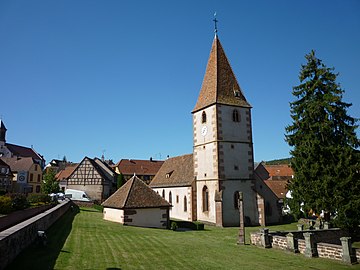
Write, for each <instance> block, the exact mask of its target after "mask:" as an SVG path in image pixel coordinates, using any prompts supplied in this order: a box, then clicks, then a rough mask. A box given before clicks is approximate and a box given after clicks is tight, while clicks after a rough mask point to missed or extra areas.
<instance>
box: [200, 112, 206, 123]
mask: <svg viewBox="0 0 360 270" xmlns="http://www.w3.org/2000/svg"><path fill="white" fill-rule="evenodd" d="M201 123H202V124H204V123H206V112H203V113H202V115H201Z"/></svg>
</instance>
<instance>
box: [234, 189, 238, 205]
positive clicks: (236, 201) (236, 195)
mask: <svg viewBox="0 0 360 270" xmlns="http://www.w3.org/2000/svg"><path fill="white" fill-rule="evenodd" d="M234 208H235V209H239V191H235V192H234Z"/></svg>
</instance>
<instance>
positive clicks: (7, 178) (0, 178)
mask: <svg viewBox="0 0 360 270" xmlns="http://www.w3.org/2000/svg"><path fill="white" fill-rule="evenodd" d="M13 177H14V175H13V174H12V172H11V168H10V166H9V165H8V164H6V163H5V162H4V161H2V160H1V159H0V192H3V193H7V192H10V191H12V179H13Z"/></svg>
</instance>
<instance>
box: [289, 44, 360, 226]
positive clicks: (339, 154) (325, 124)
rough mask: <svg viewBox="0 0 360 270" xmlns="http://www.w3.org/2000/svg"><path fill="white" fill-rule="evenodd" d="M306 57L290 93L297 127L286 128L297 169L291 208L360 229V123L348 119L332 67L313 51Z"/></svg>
mask: <svg viewBox="0 0 360 270" xmlns="http://www.w3.org/2000/svg"><path fill="white" fill-rule="evenodd" d="M305 58H306V60H307V63H306V65H302V69H301V71H300V76H299V79H300V84H299V85H298V86H295V87H294V88H293V92H292V93H293V95H294V96H295V98H296V100H295V101H294V102H292V103H290V109H291V118H292V120H293V123H292V125H290V126H288V127H286V132H287V134H286V141H287V142H288V143H289V145H290V146H292V151H291V154H292V162H291V166H292V168H293V170H294V178H293V179H292V180H291V181H290V183H289V185H288V187H289V190H291V193H292V197H293V199H292V203H291V207H292V210H293V211H294V213H299V210H300V208H301V207H302V210H303V211H304V212H305V213H308V211H309V210H312V211H314V212H315V213H317V214H319V213H320V212H321V211H322V210H324V211H325V213H328V214H333V215H335V216H336V217H337V218H336V221H337V223H338V225H340V226H341V227H344V228H345V227H346V228H354V227H356V226H358V225H359V224H360V222H359V221H360V177H359V169H360V166H359V164H360V163H359V155H358V153H357V151H356V149H357V148H358V147H359V140H358V138H357V136H356V132H355V131H356V128H357V125H356V122H357V119H354V118H352V117H350V116H349V115H348V114H347V109H348V108H349V107H350V106H351V104H350V103H345V102H343V101H342V95H343V93H344V91H343V90H342V89H341V88H340V85H339V84H338V83H336V77H337V74H334V73H333V71H334V68H328V67H326V66H325V65H324V64H323V63H322V61H321V60H320V59H317V58H316V56H315V52H314V51H311V52H310V53H309V54H308V55H306V56H305ZM302 204H303V205H302ZM301 205H302V206H301Z"/></svg>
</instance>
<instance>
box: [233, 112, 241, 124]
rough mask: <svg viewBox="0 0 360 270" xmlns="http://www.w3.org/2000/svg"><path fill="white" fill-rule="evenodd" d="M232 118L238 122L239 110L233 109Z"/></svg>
mask: <svg viewBox="0 0 360 270" xmlns="http://www.w3.org/2000/svg"><path fill="white" fill-rule="evenodd" d="M232 118H233V121H234V122H240V117H239V112H238V110H233V114H232Z"/></svg>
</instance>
